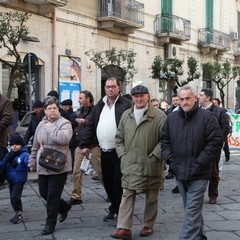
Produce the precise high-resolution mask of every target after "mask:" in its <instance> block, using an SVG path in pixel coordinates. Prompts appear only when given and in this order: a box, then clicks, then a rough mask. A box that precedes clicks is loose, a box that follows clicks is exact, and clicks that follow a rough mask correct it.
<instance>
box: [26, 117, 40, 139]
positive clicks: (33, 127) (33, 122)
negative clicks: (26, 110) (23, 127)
mask: <svg viewBox="0 0 240 240" xmlns="http://www.w3.org/2000/svg"><path fill="white" fill-rule="evenodd" d="M41 120H42V117H41V116H40V117H37V115H36V113H35V112H33V113H32V116H31V121H30V124H29V126H28V129H27V132H26V134H25V136H24V143H25V144H28V141H29V140H30V139H31V138H32V143H33V137H34V134H35V131H36V129H37V126H38V124H39V123H40V122H41Z"/></svg>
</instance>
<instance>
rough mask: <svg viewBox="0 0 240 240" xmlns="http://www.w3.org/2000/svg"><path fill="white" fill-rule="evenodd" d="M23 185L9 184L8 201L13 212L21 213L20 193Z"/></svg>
mask: <svg viewBox="0 0 240 240" xmlns="http://www.w3.org/2000/svg"><path fill="white" fill-rule="evenodd" d="M23 186H24V184H23V183H19V184H16V183H9V190H10V201H11V205H12V207H13V209H14V211H15V212H22V211H23V207H22V200H21V197H22V192H23Z"/></svg>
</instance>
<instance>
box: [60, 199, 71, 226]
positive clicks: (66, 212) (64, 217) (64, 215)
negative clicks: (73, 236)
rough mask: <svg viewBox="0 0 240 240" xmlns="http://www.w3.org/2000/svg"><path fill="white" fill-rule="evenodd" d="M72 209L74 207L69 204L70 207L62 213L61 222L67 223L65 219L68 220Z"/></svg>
mask: <svg viewBox="0 0 240 240" xmlns="http://www.w3.org/2000/svg"><path fill="white" fill-rule="evenodd" d="M71 208H72V205H70V204H69V203H68V206H67V207H66V209H65V210H64V211H63V212H62V213H61V216H60V218H59V222H63V221H65V219H66V218H67V216H68V211H69V210H70V209H71Z"/></svg>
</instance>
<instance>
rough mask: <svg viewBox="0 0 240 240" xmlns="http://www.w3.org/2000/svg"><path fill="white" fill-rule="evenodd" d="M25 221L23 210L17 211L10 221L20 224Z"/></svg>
mask: <svg viewBox="0 0 240 240" xmlns="http://www.w3.org/2000/svg"><path fill="white" fill-rule="evenodd" d="M22 221H23V215H22V213H21V212H16V214H15V215H14V217H13V218H11V219H10V222H11V223H13V224H18V223H20V222H22Z"/></svg>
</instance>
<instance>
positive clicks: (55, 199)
mask: <svg viewBox="0 0 240 240" xmlns="http://www.w3.org/2000/svg"><path fill="white" fill-rule="evenodd" d="M67 174H68V173H61V174H56V175H39V176H38V187H39V193H40V196H41V197H42V198H43V199H44V200H45V201H46V202H47V219H46V226H49V227H53V228H55V226H56V223H57V216H58V213H60V214H61V213H63V212H65V211H67V210H68V207H69V204H68V203H67V202H66V201H64V200H63V199H62V198H61V195H62V191H63V188H64V185H65V183H66V180H67Z"/></svg>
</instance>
